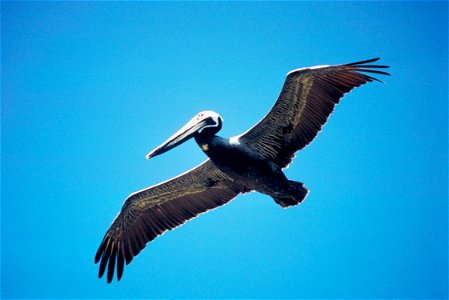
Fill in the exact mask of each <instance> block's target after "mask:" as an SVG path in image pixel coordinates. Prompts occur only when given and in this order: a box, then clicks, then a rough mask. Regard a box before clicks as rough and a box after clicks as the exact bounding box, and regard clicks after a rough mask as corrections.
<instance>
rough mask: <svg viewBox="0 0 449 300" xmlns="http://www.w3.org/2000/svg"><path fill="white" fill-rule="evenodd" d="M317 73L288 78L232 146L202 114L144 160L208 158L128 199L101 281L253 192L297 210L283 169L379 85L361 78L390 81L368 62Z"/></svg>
mask: <svg viewBox="0 0 449 300" xmlns="http://www.w3.org/2000/svg"><path fill="white" fill-rule="evenodd" d="M377 60H378V59H371V60H366V61H361V62H356V63H350V64H344V65H334V66H318V67H311V68H303V69H297V70H294V71H291V72H289V73H288V74H287V78H286V80H285V83H284V85H283V88H282V90H281V93H280V95H279V97H278V99H277V101H276V102H275V104H274V106H273V108H272V109H271V110H270V112H269V113H268V114H267V115H266V116H265V117H264V118H263V119H262V120H261V121H260V122H259V123H257V124H256V125H255V126H254V127H252V128H251V129H249V130H248V131H247V132H245V133H243V134H241V135H239V136H236V137H233V138H231V139H226V138H221V137H218V136H216V135H215V134H216V133H217V132H218V131H219V130H220V129H221V126H222V119H221V117H220V116H219V115H218V114H216V113H214V112H210V111H205V112H201V113H199V114H198V115H197V116H195V117H194V118H193V119H192V120H191V121H190V122H188V123H187V124H186V125H185V126H184V127H182V128H181V129H180V130H179V131H178V132H177V133H175V134H174V135H173V136H172V137H170V138H169V139H168V140H167V141H166V142H165V143H163V144H162V145H161V146H159V147H157V148H156V149H155V150H153V151H152V152H151V153H150V154H148V156H147V158H151V157H154V156H157V155H160V154H162V153H164V152H166V151H168V150H170V149H172V148H174V147H176V146H177V145H179V144H181V143H183V142H184V141H186V140H188V139H190V138H192V137H194V138H195V140H196V142H197V143H198V144H199V146H200V147H201V149H202V150H203V151H204V152H205V154H206V155H207V156H208V157H209V159H207V160H206V161H205V162H203V163H202V164H200V165H199V166H197V167H195V168H193V169H192V170H190V171H188V172H186V173H184V174H181V175H179V176H177V177H175V178H172V179H170V180H167V181H165V182H163V183H160V184H158V185H155V186H152V187H149V188H147V189H144V190H141V191H138V192H135V193H133V194H131V195H130V196H129V197H128V198H127V199H126V201H125V203H124V205H123V207H122V208H121V210H120V212H119V214H118V215H117V216H116V218H115V219H114V221H113V222H112V224H111V226H110V228H109V229H108V231H107V232H106V234H105V236H104V238H103V241H102V242H101V244H100V247H99V248H98V251H97V253H96V256H95V263H98V262H100V268H99V277H102V276H103V275H104V273H105V272H106V271H107V281H108V282H111V281H112V279H113V275H114V272H117V279H118V280H120V279H121V277H122V275H123V270H124V265H125V263H126V264H129V263H130V262H131V261H132V259H133V258H134V257H135V256H136V255H138V254H139V252H140V251H141V250H142V249H143V248H145V246H146V244H147V243H148V242H150V241H152V240H153V239H155V238H156V237H157V236H159V235H161V234H162V233H164V232H165V231H167V230H171V229H173V228H175V227H177V226H179V225H181V224H183V223H185V222H186V221H188V220H190V219H192V218H194V217H196V216H198V215H199V214H201V213H204V212H206V211H208V210H211V209H214V208H216V207H218V206H221V205H224V204H226V203H228V202H229V201H230V200H231V199H233V198H234V197H236V196H237V195H238V194H239V193H245V192H248V191H251V190H256V191H258V192H261V193H264V194H267V195H269V196H271V197H273V199H274V200H275V201H276V203H277V204H279V205H280V206H282V207H289V206H292V205H296V204H298V203H301V202H302V201H303V200H304V198H305V197H306V196H307V193H308V190H307V189H306V188H305V187H304V185H303V184H302V183H301V182H296V181H292V180H288V179H287V178H286V177H285V175H284V173H283V172H282V169H283V168H285V167H287V166H288V165H289V164H290V163H291V161H292V158H293V157H294V154H295V152H296V151H298V150H301V149H302V148H304V147H305V146H306V145H308V144H309V143H310V142H311V141H312V140H313V139H314V138H315V136H316V135H317V134H318V132H319V131H320V130H321V128H322V126H323V125H324V124H325V123H326V121H327V119H328V117H329V115H330V114H331V113H332V111H333V109H334V107H335V105H336V104H338V103H339V101H340V99H341V98H342V97H343V95H344V94H346V93H348V92H350V91H351V90H352V89H353V88H355V87H358V86H360V85H362V84H365V83H367V82H370V81H373V80H376V81H379V80H378V79H376V78H373V77H371V76H369V75H366V74H364V73H375V74H382V75H389V74H388V73H386V72H383V71H381V70H379V69H382V68H387V66H382V65H372V64H370V63H372V62H374V61H377Z"/></svg>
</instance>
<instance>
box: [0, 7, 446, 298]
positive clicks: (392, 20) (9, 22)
mask: <svg viewBox="0 0 449 300" xmlns="http://www.w3.org/2000/svg"><path fill="white" fill-rule="evenodd" d="M447 11H448V6H447V2H332V3H327V2H232V3H222V2H211V3H209V2H126V3H125V2H58V3H56V2H2V3H1V32H2V37H1V64H2V65H1V78H2V79H1V80H2V81H1V93H2V98H1V99H2V103H1V130H2V132H1V134H2V138H1V170H2V173H1V296H2V298H179V297H191V298H194V297H202V298H211V297H217V298H224V297H232V298H244V297H258V298H262V297H265V298H266V297H272V298H279V297H281V298H325V297H327V298H329V297H332V298H447V295H448V276H447V270H448V260H447V251H448V246H447V242H448V203H447V196H448V195H447V182H448V175H447V174H448V173H447V171H448V170H447V155H448V148H447V138H448V136H447V132H448V119H447V112H448V103H447V101H448V86H447V82H448V77H447V75H448V68H447V67H448V60H447V51H448V47H447V36H448V32H447V25H448V24H447V19H448V15H447ZM373 57H382V60H381V63H382V64H386V65H390V66H391V69H390V70H389V72H391V74H392V76H391V77H385V76H383V77H380V76H379V78H380V79H381V80H383V81H384V82H385V83H377V82H375V83H369V84H367V85H365V86H363V87H361V88H358V89H356V90H354V91H353V92H352V93H351V94H348V95H347V96H346V97H345V98H344V100H343V101H342V103H341V104H340V105H339V106H337V108H336V110H335V113H334V114H333V115H332V116H331V117H330V120H329V123H328V124H327V125H326V126H325V127H324V129H323V131H322V132H321V133H320V134H319V135H318V137H317V139H316V140H315V141H314V142H313V143H312V144H311V145H310V146H309V147H307V148H306V149H304V150H303V151H301V152H300V153H297V157H296V159H295V160H294V162H293V164H292V165H290V167H289V168H288V169H287V170H286V174H287V176H288V177H289V178H290V179H292V180H296V181H301V182H304V183H305V185H306V186H307V187H308V188H309V189H310V190H311V192H310V194H309V196H308V198H307V200H306V201H305V202H304V203H303V204H301V205H299V206H297V207H294V208H290V209H286V210H284V209H281V208H280V207H279V206H277V205H276V204H275V203H274V201H273V200H272V199H271V198H269V197H268V196H264V195H261V194H257V193H250V194H247V195H244V196H239V197H238V198H236V199H235V200H233V201H232V202H231V203H230V204H228V205H226V206H224V207H221V208H219V209H217V210H214V211H212V212H209V213H207V214H205V215H202V216H200V217H199V218H197V219H194V220H193V221H190V222H188V223H187V224H185V225H184V226H182V227H180V228H178V229H176V230H174V231H172V232H168V233H166V234H164V235H163V236H162V237H160V238H158V239H156V240H155V241H154V242H152V243H151V244H149V245H148V246H147V247H146V249H145V250H144V251H143V252H141V254H139V256H138V257H137V258H136V259H135V260H133V262H132V263H131V265H130V266H128V267H127V268H126V269H125V273H124V276H123V278H122V280H121V281H120V282H119V283H117V282H116V281H115V280H114V282H113V283H112V284H111V285H108V284H106V280H105V279H104V278H103V279H102V280H99V279H98V278H97V272H98V265H94V263H93V260H94V255H95V252H96V250H97V247H98V246H99V243H100V242H101V239H102V238H103V235H104V233H105V231H106V230H107V228H108V226H109V225H110V223H111V222H112V220H113V218H114V217H115V215H116V214H117V213H118V211H119V209H120V208H121V206H122V204H123V201H124V199H125V198H126V197H127V196H128V195H129V194H130V193H132V192H134V191H136V190H139V189H142V188H145V187H147V186H150V185H153V184H156V183H159V182H161V181H164V180H166V179H168V178H171V177H173V176H175V175H178V174H180V173H182V172H185V171H186V170H188V169H190V168H192V167H194V166H196V165H197V164H199V163H201V162H202V161H203V160H204V159H205V155H204V154H203V153H202V151H201V150H200V149H199V148H198V146H197V145H196V144H195V143H194V142H193V141H190V142H188V143H185V144H183V145H182V146H180V147H179V148H176V149H174V150H172V151H170V152H168V153H166V154H164V155H161V156H160V157H157V158H155V159H153V160H151V161H147V160H146V159H145V155H146V154H147V153H148V152H149V151H150V150H152V149H153V148H154V147H155V146H157V145H159V144H160V143H161V142H163V141H165V139H166V138H168V137H169V136H170V135H172V134H173V133H174V132H175V131H176V130H178V129H179V128H180V126H182V125H183V124H184V123H185V122H187V121H188V120H190V118H191V117H193V115H194V114H196V113H197V112H199V111H202V110H214V111H216V112H218V113H219V114H220V115H221V116H222V117H223V119H224V124H223V129H222V131H221V132H220V133H219V134H220V135H222V136H233V135H237V134H240V133H242V132H244V131H246V130H247V129H248V128H249V127H251V126H252V125H253V124H255V123H256V122H258V121H259V120H260V119H261V118H262V117H263V116H264V115H265V114H266V113H267V112H268V110H269V109H270V108H271V106H272V105H273V103H274V101H275V99H276V97H277V95H278V93H279V91H280V89H281V87H282V84H283V82H284V79H285V75H286V73H287V72H288V71H290V70H292V69H296V68H300V67H307V66H313V65H321V64H338V63H349V62H353V61H358V60H364V59H369V58H373Z"/></svg>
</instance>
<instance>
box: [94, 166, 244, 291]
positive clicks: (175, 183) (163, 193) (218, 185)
mask: <svg viewBox="0 0 449 300" xmlns="http://www.w3.org/2000/svg"><path fill="white" fill-rule="evenodd" d="M242 191H243V190H242V188H241V187H240V185H238V184H237V183H235V182H234V181H233V180H232V179H230V178H229V177H228V176H226V175H225V174H224V173H222V172H221V171H220V170H219V169H218V168H217V167H216V166H215V165H214V164H213V162H212V161H211V160H206V161H205V162H204V163H202V164H201V165H199V166H198V167H196V168H194V169H192V170H190V171H188V172H186V173H184V174H182V175H180V176H178V177H175V178H173V179H171V180H168V181H166V182H163V183H161V184H158V185H156V186H153V187H150V188H147V189H144V190H141V191H139V192H136V193H134V194H132V195H130V196H129V197H128V198H127V200H126V201H125V203H124V205H123V207H122V209H121V210H120V213H119V214H118V215H117V217H116V218H115V219H114V221H113V222H112V224H111V226H110V228H109V230H108V231H107V232H106V234H105V236H104V238H103V241H102V242H101V244H100V246H99V248H98V251H97V253H96V255H95V263H98V262H100V267H99V273H98V275H99V277H102V276H103V275H104V273H105V272H106V271H107V281H108V282H111V281H112V279H113V275H114V271H115V270H116V271H117V279H118V280H120V279H121V277H122V275H123V270H124V264H125V263H126V264H127V265H128V264H129V263H130V262H131V261H132V260H133V258H134V257H135V256H136V255H138V254H139V252H140V251H141V250H142V249H144V248H145V246H146V244H147V243H148V242H150V241H152V240H154V239H155V238H156V237H158V236H159V235H161V234H163V233H164V232H165V231H167V230H171V229H173V228H175V227H178V226H180V225H182V224H184V223H185V222H186V221H188V220H190V219H192V218H194V217H196V216H198V215H199V214H201V213H204V212H206V211H208V210H211V209H214V208H216V207H218V206H221V205H223V204H225V203H227V202H229V201H230V200H231V199H233V198H234V197H235V196H237V195H238V194H239V193H240V192H242Z"/></svg>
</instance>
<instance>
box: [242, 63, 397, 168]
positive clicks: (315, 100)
mask: <svg viewBox="0 0 449 300" xmlns="http://www.w3.org/2000/svg"><path fill="white" fill-rule="evenodd" d="M377 60H379V58H374V59H370V60H365V61H360V62H355V63H350V64H344V65H335V66H316V67H310V68H303V69H297V70H294V71H291V72H289V73H288V74H287V78H286V80H285V83H284V86H283V88H282V91H281V93H280V95H279V97H278V99H277V101H276V103H275V104H274V106H273V108H272V109H271V111H270V112H269V113H268V114H267V115H266V116H265V117H264V118H263V119H262V120H261V121H260V122H259V123H257V124H256V125H255V126H254V127H253V128H251V129H250V130H248V131H247V132H245V133H244V134H242V135H241V136H239V137H238V139H239V142H240V143H244V144H245V145H247V146H248V147H249V148H250V149H251V150H252V151H253V152H254V153H258V154H259V155H260V156H261V157H264V158H268V159H271V160H273V161H274V162H275V163H276V164H277V165H279V166H280V167H282V168H284V167H286V166H288V165H289V164H290V162H291V161H292V159H293V157H294V154H295V152H296V151H298V150H300V149H302V148H304V147H305V146H306V145H308V144H309V143H310V142H311V141H312V140H313V139H314V138H315V136H316V135H317V134H318V132H319V131H320V130H321V128H322V127H323V125H324V124H325V123H326V121H327V119H328V117H329V115H330V114H331V113H332V111H333V110H334V107H335V105H336V104H338V103H339V101H340V99H341V98H342V97H343V95H344V94H346V93H348V92H350V91H351V90H352V89H353V88H355V87H358V86H360V85H362V84H365V83H367V82H369V81H373V80H376V81H380V80H378V79H376V78H373V77H371V76H368V75H366V74H363V73H360V72H367V73H376V74H382V75H390V74H388V73H386V72H383V71H379V70H378V69H380V68H388V66H381V65H370V64H369V63H371V62H375V61H377Z"/></svg>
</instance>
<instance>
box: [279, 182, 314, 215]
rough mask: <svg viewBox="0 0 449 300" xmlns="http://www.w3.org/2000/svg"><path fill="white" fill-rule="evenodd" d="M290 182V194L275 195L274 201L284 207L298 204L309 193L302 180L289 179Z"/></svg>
mask: <svg viewBox="0 0 449 300" xmlns="http://www.w3.org/2000/svg"><path fill="white" fill-rule="evenodd" d="M288 183H289V186H288V194H283V195H276V196H273V199H274V201H275V202H276V203H277V204H279V205H280V206H282V207H283V208H287V207H290V206H295V205H298V204H299V203H301V202H303V201H304V199H305V198H306V197H307V194H308V193H309V190H308V189H306V188H305V187H304V184H303V183H302V182H297V181H292V180H289V181H288Z"/></svg>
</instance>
